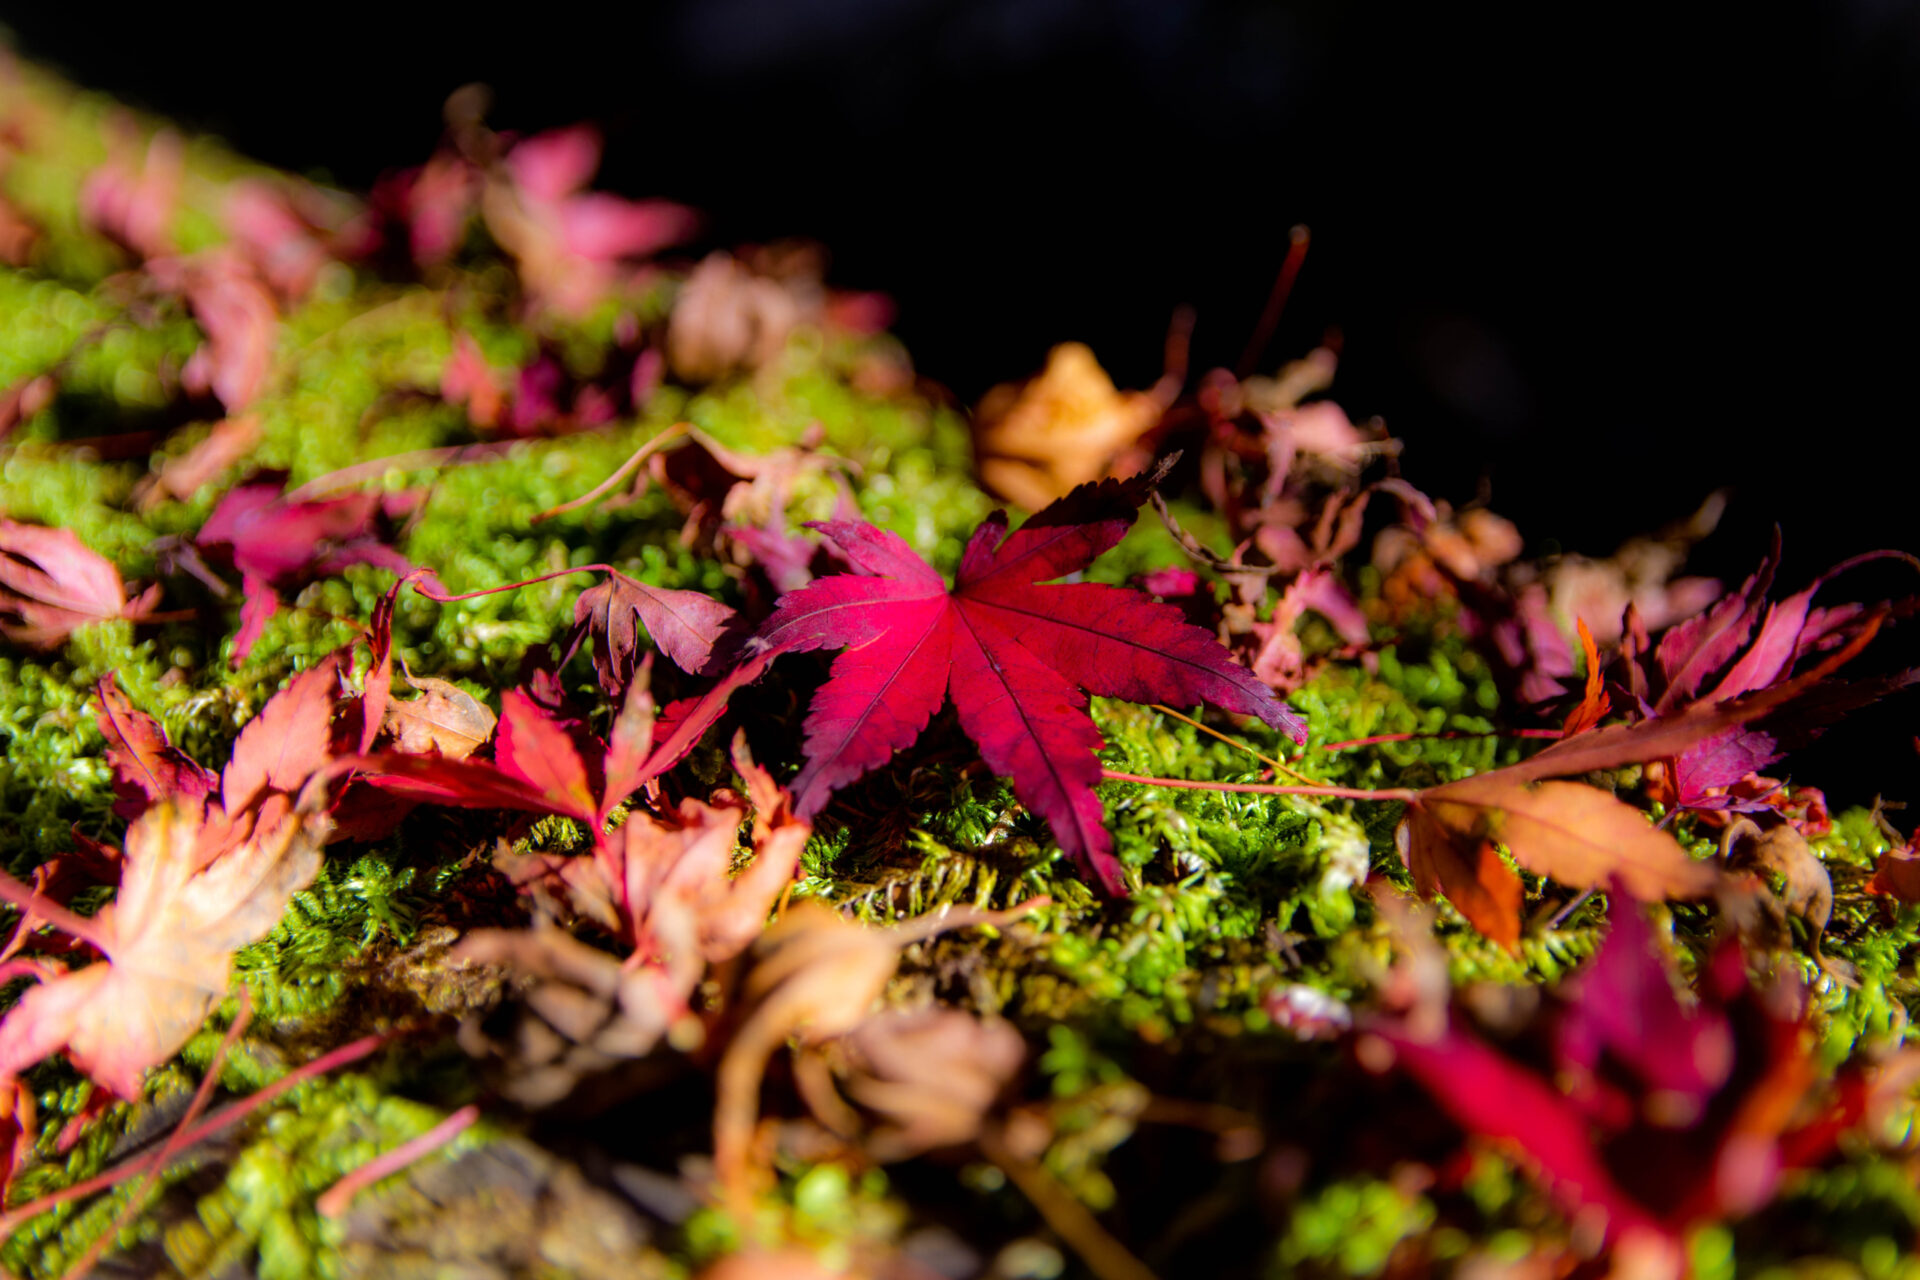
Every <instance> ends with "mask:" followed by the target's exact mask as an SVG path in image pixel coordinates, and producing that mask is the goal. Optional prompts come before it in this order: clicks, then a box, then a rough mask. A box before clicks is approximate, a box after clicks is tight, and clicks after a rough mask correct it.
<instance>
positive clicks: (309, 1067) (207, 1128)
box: [0, 1031, 399, 1239]
mask: <svg viewBox="0 0 1920 1280" xmlns="http://www.w3.org/2000/svg"><path fill="white" fill-rule="evenodd" d="M397 1034H399V1033H398V1032H395V1031H389V1032H385V1033H383V1034H381V1035H374V1036H362V1037H360V1039H358V1040H354V1041H351V1042H349V1043H347V1044H343V1045H341V1046H340V1047H339V1048H338V1049H335V1050H334V1051H333V1052H331V1053H327V1054H322V1055H321V1056H320V1057H318V1058H315V1059H314V1060H313V1061H312V1062H309V1063H307V1064H306V1065H305V1066H300V1067H295V1068H294V1069H293V1070H292V1071H289V1072H288V1073H287V1074H286V1075H284V1076H282V1077H280V1078H279V1079H278V1080H276V1081H274V1082H273V1083H272V1084H270V1085H268V1086H267V1087H266V1088H264V1089H262V1090H260V1092H258V1093H254V1094H249V1095H248V1096H247V1097H245V1098H242V1099H240V1101H238V1102H232V1103H228V1104H227V1105H226V1106H224V1107H222V1108H220V1110H218V1111H216V1112H214V1113H213V1114H212V1115H210V1116H208V1117H207V1118H206V1119H205V1120H202V1121H201V1122H200V1123H199V1124H198V1125H195V1126H194V1127H193V1128H192V1129H189V1130H186V1131H184V1132H182V1133H180V1134H179V1135H177V1136H178V1138H179V1145H180V1148H182V1149H184V1148H186V1147H190V1146H192V1145H193V1144H194V1143H196V1142H198V1141H200V1140H201V1139H202V1138H206V1137H210V1136H212V1135H213V1134H216V1133H219V1132H220V1131H221V1130H223V1129H227V1128H230V1127H232V1126H233V1125H235V1124H238V1123H239V1122H240V1121H242V1120H244V1119H246V1118H247V1117H248V1116H249V1115H251V1114H252V1113H253V1112H254V1111H256V1110H258V1109H259V1108H261V1107H264V1106H265V1105H266V1104H267V1103H269V1102H272V1101H273V1100H274V1099H275V1098H277V1097H279V1096H280V1095H281V1094H283V1093H285V1092H286V1091H287V1090H289V1089H291V1088H293V1087H294V1086H295V1085H298V1084H301V1083H303V1082H305V1081H307V1080H310V1079H312V1078H313V1077H314V1076H319V1075H325V1074H326V1073H327V1072H329V1071H332V1070H333V1069H334V1068H336V1067H344V1066H346V1065H347V1064H348V1063H350V1062H358V1061H359V1060H360V1059H362V1058H364V1057H366V1056H367V1055H368V1054H370V1053H372V1052H373V1051H374V1050H375V1049H378V1048H379V1047H380V1046H381V1045H383V1044H385V1043H386V1042H387V1041H389V1040H391V1039H393V1037H394V1036H395V1035H397ZM161 1154H162V1153H161V1152H158V1151H156V1152H154V1153H153V1154H152V1155H148V1156H136V1157H134V1158H133V1159H131V1160H128V1161H127V1162H126V1163H125V1164H122V1165H120V1166H119V1167H117V1168H113V1169H109V1170H107V1171H106V1172H105V1173H102V1174H98V1175H96V1176H94V1177H91V1178H88V1179H87V1180H86V1181H84V1182H76V1183H74V1184H73V1185H72V1186H70V1187H65V1188H62V1189H61V1190H59V1191H54V1192H50V1193H48V1194H47V1195H44V1196H41V1197H40V1198H39V1199H37V1200H29V1201H28V1202H27V1203H25V1204H23V1205H21V1206H19V1207H18V1208H16V1209H13V1210H11V1211H9V1212H7V1213H4V1214H0V1239H5V1238H6V1236H7V1235H8V1233H10V1232H11V1231H13V1230H14V1228H16V1227H18V1226H19V1225H20V1224H21V1223H23V1222H28V1221H30V1220H32V1219H34V1218H37V1217H39V1216H40V1215H41V1214H43V1213H45V1212H46V1211H47V1210H49V1209H55V1208H58V1207H59V1206H61V1205H63V1204H65V1203H67V1201H69V1200H78V1199H79V1198H81V1197H82V1196H90V1195H92V1194H93V1193H94V1192H96V1191H105V1190H107V1189H108V1188H110V1187H115V1186H118V1185H119V1184H120V1183H122V1182H125V1181H126V1180H127V1179H128V1178H131V1177H134V1176H135V1175H137V1174H139V1173H142V1172H144V1171H145V1170H147V1169H149V1168H151V1167H153V1166H154V1165H155V1164H157V1163H158V1162H159V1158H160V1156H161Z"/></svg>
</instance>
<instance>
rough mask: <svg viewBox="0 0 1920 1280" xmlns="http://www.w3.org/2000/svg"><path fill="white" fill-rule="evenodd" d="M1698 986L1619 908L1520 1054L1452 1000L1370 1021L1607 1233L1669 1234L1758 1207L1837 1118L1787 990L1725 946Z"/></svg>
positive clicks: (1828, 1137)
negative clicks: (1426, 1017) (1679, 992)
mask: <svg viewBox="0 0 1920 1280" xmlns="http://www.w3.org/2000/svg"><path fill="white" fill-rule="evenodd" d="M1698 985H1699V991H1698V996H1699V999H1698V1001H1697V1002H1692V1003H1691V1004H1690V1005H1688V1004H1682V1002H1681V1001H1680V1000H1679V999H1678V998H1677V997H1676V996H1675V994H1674V988H1673V979H1672V977H1671V976H1670V975H1669V973H1668V972H1667V969H1666V966H1665V965H1663V964H1662V963H1661V961H1660V960H1659V959H1658V958H1656V955H1655V951H1654V947H1653V935H1652V932H1651V930H1650V929H1649V928H1648V927H1647V924H1646V922H1645V921H1644V920H1643V919H1642V918H1641V916H1640V914H1639V912H1638V911H1637V910H1636V909H1634V908H1632V907H1631V906H1629V905H1627V904H1625V903H1622V904H1621V907H1620V908H1619V909H1616V910H1615V911H1614V912H1613V913H1612V927H1611V929H1610V930H1609V931H1608V934H1607V938H1606V941H1605V942H1604V943H1603V944H1602V945H1601V947H1600V951H1599V953H1598V954H1597V955H1596V956H1595V957H1594V958H1593V960H1592V961H1590V962H1589V963H1588V964H1587V965H1586V966H1585V967H1584V968H1583V969H1582V970H1581V971H1580V973H1579V974H1578V975H1576V976H1575V977H1574V978H1573V979H1572V980H1571V981H1570V982H1568V983H1566V984H1564V985H1563V986H1562V988H1561V989H1560V991H1559V992H1558V993H1556V997H1551V998H1550V999H1549V1001H1548V1002H1547V1003H1546V1005H1545V1007H1544V1008H1543V1010H1542V1013H1541V1014H1540V1015H1539V1016H1537V1017H1536V1018H1535V1019H1533V1021H1532V1025H1531V1026H1529V1027H1528V1028H1526V1029H1525V1030H1523V1031H1522V1032H1521V1033H1520V1034H1519V1035H1518V1036H1513V1037H1512V1039H1513V1040H1514V1042H1515V1043H1516V1044H1518V1045H1520V1046H1521V1047H1522V1049H1523V1050H1525V1049H1528V1048H1531V1049H1533V1050H1534V1052H1533V1053H1531V1054H1530V1055H1529V1054H1525V1053H1524V1052H1523V1053H1522V1054H1520V1055H1516V1054H1513V1053H1510V1052H1507V1051H1505V1050H1503V1049H1502V1048H1498V1047H1496V1046H1495V1045H1494V1044H1492V1043H1490V1042H1488V1041H1487V1040H1485V1039H1483V1038H1481V1037H1480V1036H1479V1035H1478V1034H1476V1033H1475V1032H1474V1031H1473V1030H1472V1029H1471V1028H1470V1026H1469V1025H1468V1023H1467V1020H1466V1019H1465V1018H1464V1017H1462V1016H1461V1014H1460V1013H1459V1012H1457V1011H1456V1012H1454V1013H1453V1014H1451V1015H1450V1016H1446V1017H1444V1018H1442V1019H1440V1020H1438V1022H1437V1025H1433V1026H1422V1025H1421V1022H1420V1019H1419V1018H1418V1017H1408V1018H1406V1019H1401V1020H1380V1021H1376V1022H1375V1023H1374V1024H1373V1025H1372V1027H1371V1028H1370V1030H1371V1032H1372V1033H1373V1034H1377V1035H1379V1036H1380V1037H1381V1038H1382V1039H1383V1040H1385V1041H1386V1042H1387V1044H1389V1045H1391V1046H1392V1049H1393V1054H1392V1057H1393V1060H1394V1061H1395V1062H1396V1063H1397V1064H1398V1065H1399V1066H1400V1067H1401V1068H1403V1069H1404V1070H1405V1071H1406V1072H1407V1073H1408V1074H1410V1075H1411V1076H1413V1078H1414V1079H1416V1080H1417V1081H1419V1082H1420V1084H1421V1085H1422V1086H1423V1087H1424V1088H1425V1089H1426V1090H1427V1091H1428V1092H1429V1093H1431V1094H1432V1095H1433V1097H1434V1099H1435V1100H1436V1101H1437V1102H1438V1103H1439V1104H1440V1106H1441V1108H1442V1109H1443V1110H1445V1111H1446V1112H1447V1114H1448V1115H1450V1116H1451V1117H1452V1118H1453V1119H1454V1121H1455V1122H1456V1123H1458V1124H1459V1125H1460V1127H1461V1128H1462V1129H1464V1130H1466V1131H1467V1132H1468V1133H1470V1134H1472V1135H1475V1136H1477V1137H1479V1138H1482V1139H1487V1140H1491V1141H1493V1142H1495V1143H1496V1144H1499V1145H1503V1146H1507V1147H1509V1148H1516V1147H1517V1148H1518V1149H1519V1150H1520V1151H1521V1152H1523V1153H1524V1155H1525V1157H1526V1163H1527V1164H1528V1165H1530V1166H1531V1167H1532V1169H1533V1170H1534V1172H1535V1173H1536V1174H1537V1175H1538V1176H1539V1178H1540V1179H1541V1181H1542V1182H1543V1183H1544V1184H1545V1185H1546V1186H1547V1188H1548V1189H1549V1190H1550V1191H1551V1192H1552V1194H1553V1195H1554V1197H1555V1198H1556V1199H1558V1200H1559V1201H1560V1202H1561V1204H1562V1205H1563V1206H1564V1207H1565V1208H1566V1209H1567V1210H1568V1211H1569V1212H1570V1213H1581V1214H1585V1215H1586V1216H1587V1217H1589V1218H1590V1219H1591V1220H1592V1221H1593V1222H1594V1223H1595V1225H1597V1226H1599V1227H1600V1228H1601V1229H1602V1230H1604V1231H1605V1232H1606V1236H1607V1243H1608V1244H1609V1245H1614V1244H1619V1243H1621V1242H1622V1241H1623V1240H1624V1239H1625V1238H1627V1237H1631V1236H1634V1235H1641V1236H1643V1237H1649V1238H1651V1239H1652V1240H1655V1241H1667V1242H1677V1241H1678V1239H1679V1238H1680V1237H1681V1235H1682V1234H1683V1233H1684V1232H1685V1230H1686V1229H1687V1228H1688V1227H1690V1226H1692V1225H1694V1224H1696V1223H1699V1222H1702V1221H1711V1220H1715V1219H1720V1218H1725V1217H1729V1216H1737V1215H1740V1214H1744V1213H1749V1212H1751V1211H1753V1210H1755V1209H1757V1208H1759V1207H1761V1206H1762V1205H1764V1204H1766V1203H1767V1202H1769V1201H1770V1200H1771V1199H1772V1198H1773V1195H1774V1192H1775V1190H1776V1188H1777V1187H1778V1185H1779V1181H1780V1177H1781V1174H1782V1172H1783V1171H1784V1170H1786V1169H1790V1168H1793V1167H1796V1166H1800V1165H1804V1164H1808V1163H1811V1162H1812V1161H1814V1160H1816V1159H1818V1158H1819V1157H1820V1156H1821V1155H1822V1154H1824V1152H1825V1151H1826V1149H1827V1148H1828V1147H1829V1146H1830V1145H1831V1142H1832V1136H1833V1132H1834V1127H1833V1124H1832V1120H1833V1118H1834V1117H1835V1116H1836V1115H1838V1114H1839V1113H1838V1112H1837V1111H1836V1109H1835V1102H1836V1100H1831V1099H1827V1098H1821V1097H1818V1096H1815V1095H1814V1094H1813V1091H1812V1085H1813V1079H1812V1077H1813V1062H1812V1060H1811V1059H1810V1058H1809V1056H1808V1054H1807V1051H1806V1047H1805V1039H1804V1029H1803V1027H1802V1025H1801V1023H1802V1019H1801V1017H1800V1015H1799V1010H1800V1008H1801V1007H1802V1005H1803V1000H1802V998H1801V997H1800V995H1799V992H1798V990H1797V986H1796V985H1795V984H1793V983H1791V982H1783V983H1782V984H1781V985H1780V987H1779V988H1778V989H1776V990H1774V991H1771V992H1768V991H1759V990H1755V989H1753V988H1752V987H1750V986H1749V985H1748V983H1747V976H1746V966H1745V960H1744V957H1743V956H1742V954H1741V950H1740V947H1739V946H1738V945H1737V944H1736V943H1733V942H1730V941H1729V942H1726V943H1723V944H1721V945H1720V947H1719V948H1718V949H1717V950H1716V951H1715V953H1714V954H1713V955H1712V956H1711V957H1710V958H1709V960H1708V961H1707V962H1706V963H1704V964H1702V965H1701V966H1700V973H1699V978H1698ZM1384 1056H1385V1055H1382V1058H1384Z"/></svg>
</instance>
